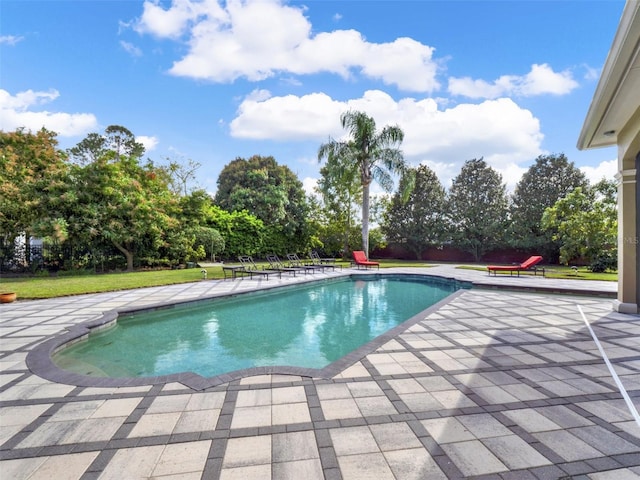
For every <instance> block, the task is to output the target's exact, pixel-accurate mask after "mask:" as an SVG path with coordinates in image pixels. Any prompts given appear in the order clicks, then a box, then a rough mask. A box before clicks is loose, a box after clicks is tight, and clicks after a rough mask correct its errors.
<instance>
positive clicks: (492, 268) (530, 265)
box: [487, 255, 544, 277]
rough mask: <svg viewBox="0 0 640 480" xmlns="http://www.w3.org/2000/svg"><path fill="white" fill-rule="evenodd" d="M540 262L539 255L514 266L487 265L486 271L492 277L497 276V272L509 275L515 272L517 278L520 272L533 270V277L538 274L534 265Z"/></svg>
mask: <svg viewBox="0 0 640 480" xmlns="http://www.w3.org/2000/svg"><path fill="white" fill-rule="evenodd" d="M541 261H542V257H541V256H540V255H534V256H532V257H529V258H527V259H526V260H525V261H524V262H522V263H520V264H515V265H488V266H487V270H488V271H489V275H491V272H493V274H494V275H497V274H498V272H509V274H510V275H513V272H517V273H518V276H520V272H522V271H524V270H529V269H533V272H534V275H537V274H538V268H537V267H536V265H537V264H538V263H540V262H541ZM542 276H543V277H544V268H543V269H542Z"/></svg>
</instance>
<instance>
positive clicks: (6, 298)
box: [0, 292, 17, 303]
mask: <svg viewBox="0 0 640 480" xmlns="http://www.w3.org/2000/svg"><path fill="white" fill-rule="evenodd" d="M16 298H17V295H16V292H2V293H0V303H11V302H15V300H16Z"/></svg>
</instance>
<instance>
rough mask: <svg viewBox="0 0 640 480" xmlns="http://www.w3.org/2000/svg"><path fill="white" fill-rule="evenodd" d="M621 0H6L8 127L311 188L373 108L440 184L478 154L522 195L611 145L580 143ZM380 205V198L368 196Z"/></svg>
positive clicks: (597, 163)
mask: <svg viewBox="0 0 640 480" xmlns="http://www.w3.org/2000/svg"><path fill="white" fill-rule="evenodd" d="M623 8H624V1H623V0H578V1H570V0H532V1H524V0H492V1H486V0H469V1H463V0H447V1H444V0H442V1H437V0H412V1H403V0H392V1H383V0H377V1H376V0H341V1H338V0H309V1H283V0H257V1H253V0H228V1H224V0H151V1H138V0H64V1H63V0H2V2H0V129H1V130H4V131H13V130H15V129H16V128H20V127H24V128H26V129H27V130H31V131H37V130H39V129H40V128H42V127H45V128H47V129H49V130H52V131H54V132H57V133H58V137H57V138H58V141H59V147H60V148H63V149H66V148H70V147H72V146H74V145H76V144H77V143H78V142H80V141H81V140H82V139H83V138H85V137H86V135H87V134H89V133H92V132H97V133H102V132H104V129H105V128H106V127H107V126H109V125H122V126H124V127H126V128H128V129H129V130H131V131H132V132H133V133H134V135H135V136H136V138H137V139H138V141H140V142H141V143H143V144H144V145H145V146H146V148H147V151H146V154H145V155H146V157H148V158H150V159H151V160H153V161H154V163H157V164H166V163H168V161H170V160H171V161H177V162H181V163H183V164H186V163H187V162H188V161H189V160H192V161H194V162H197V163H199V164H200V165H201V167H200V168H199V169H198V170H197V173H196V175H197V178H196V182H195V184H194V185H193V186H197V187H199V188H204V189H206V190H207V191H209V192H211V193H212V194H213V193H215V190H216V181H217V178H218V175H219V173H220V171H221V170H222V168H223V167H224V166H225V165H226V164H228V163H229V162H231V161H232V160H234V159H236V158H238V157H240V158H249V157H251V156H253V155H262V156H273V157H274V158H275V159H276V161H277V162H278V163H279V164H283V165H287V166H288V167H289V168H290V169H291V170H292V171H293V172H294V173H295V174H296V175H298V178H299V179H300V180H301V181H302V182H303V184H304V186H305V189H307V190H308V191H311V189H312V188H313V185H314V184H315V182H316V181H317V179H318V177H319V170H320V167H321V164H320V163H319V162H318V158H317V152H318V147H319V146H320V145H321V144H322V143H325V142H327V141H328V140H329V139H330V138H333V139H336V140H343V139H345V137H344V135H345V133H346V132H345V131H344V130H343V129H342V127H341V125H340V115H341V114H342V113H344V112H346V111H349V110H357V111H363V112H365V113H367V114H368V115H369V116H371V117H373V118H374V120H375V121H376V125H377V128H378V129H379V130H381V129H382V128H384V126H386V125H397V126H399V127H400V128H402V130H403V131H404V134H405V136H404V141H403V143H402V145H401V149H402V151H403V153H404V158H405V160H406V161H407V163H408V164H409V165H411V166H417V165H419V164H426V165H428V166H429V167H430V168H432V169H433V170H434V171H435V172H436V174H437V175H438V178H439V179H440V181H441V182H442V183H443V185H444V186H445V187H448V186H449V185H450V182H451V179H452V178H453V177H455V176H456V175H457V174H458V173H460V169H461V167H462V165H463V164H464V162H465V161H467V160H470V159H474V158H480V157H482V158H484V159H485V161H487V163H488V164H489V165H491V166H492V167H493V168H495V169H496V170H497V171H498V172H500V173H501V174H502V176H503V180H504V182H505V183H506V184H507V186H508V188H509V189H513V187H514V186H515V184H516V183H517V182H518V180H519V179H520V177H521V175H522V174H523V173H524V172H525V171H526V170H527V169H528V168H529V167H530V166H531V165H532V164H533V163H534V161H535V159H536V157H538V156H539V155H546V154H560V153H564V154H565V155H566V156H567V157H568V159H569V160H570V161H572V162H574V163H575V164H576V166H578V167H579V168H581V169H582V170H583V171H584V172H585V173H586V174H587V176H588V178H589V179H590V180H592V181H594V182H595V181H598V180H599V179H601V178H602V177H606V178H610V179H612V178H613V175H614V174H615V173H616V170H617V166H616V158H617V150H616V149H615V148H614V147H609V148H604V149H596V150H588V151H579V150H578V149H577V147H576V144H577V141H578V136H579V133H580V130H581V128H582V125H583V122H584V119H585V117H586V114H587V111H588V108H589V105H590V103H591V99H592V98H593V94H594V91H595V89H596V86H597V83H598V78H599V75H600V72H601V69H602V66H603V65H604V62H605V60H606V57H607V53H608V51H609V48H610V47H611V44H612V41H613V38H614V35H615V32H616V29H617V26H618V22H619V20H620V16H621V14H622V10H623ZM374 192H375V190H374Z"/></svg>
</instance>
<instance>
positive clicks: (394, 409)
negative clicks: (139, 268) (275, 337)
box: [0, 265, 640, 480]
mask: <svg viewBox="0 0 640 480" xmlns="http://www.w3.org/2000/svg"><path fill="white" fill-rule="evenodd" d="M391 272H394V273H395V272H399V273H401V272H406V273H418V274H426V275H435V276H443V277H448V278H456V279H458V280H464V281H469V282H473V283H474V284H475V285H476V286H477V287H478V288H473V289H471V290H463V291H460V292H457V293H456V294H454V295H453V296H451V297H449V298H448V299H447V300H445V301H443V302H440V303H439V304H437V305H436V306H434V307H432V308H430V309H428V310H427V311H425V312H424V313H423V314H422V315H421V316H419V317H416V318H414V319H412V320H410V321H409V322H407V323H405V324H403V326H402V328H398V329H395V330H393V331H392V332H391V333H390V334H388V335H387V336H385V337H384V338H383V339H381V340H379V341H378V342H377V343H375V344H372V345H370V346H369V347H368V348H364V349H363V350H359V351H358V352H359V353H358V354H356V355H352V356H350V357H349V358H347V359H345V360H342V361H339V362H336V364H334V365H333V370H331V371H330V372H329V371H325V372H323V373H324V374H322V375H316V376H313V377H308V376H305V374H306V373H309V372H311V371H309V372H308V371H306V370H300V371H299V374H298V375H285V374H282V372H281V371H280V370H279V369H277V368H274V369H272V370H269V371H266V370H264V371H263V370H260V371H258V370H256V371H255V372H250V373H252V375H250V376H241V377H238V378H233V377H230V378H229V381H228V382H221V381H217V382H209V383H207V382H206V381H205V382H198V381H195V382H194V379H193V378H191V377H189V379H188V380H187V381H185V382H180V381H176V379H171V381H164V380H166V379H156V380H155V381H154V382H153V383H152V384H140V381H132V382H129V383H127V382H126V381H122V382H121V383H120V384H119V386H118V385H116V384H113V385H106V384H105V383H104V382H101V380H100V379H96V380H95V383H92V381H89V382H84V383H83V382H80V383H83V384H82V385H81V386H79V383H78V382H76V384H75V385H70V384H67V383H65V381H66V380H65V379H64V378H63V377H59V376H57V375H60V374H59V372H56V371H49V370H47V367H46V365H45V366H44V367H43V366H42V365H40V363H39V362H40V361H41V360H42V358H38V354H37V352H38V349H36V347H38V346H39V345H43V344H46V342H51V339H52V338H57V337H58V336H60V335H62V334H64V333H65V332H67V331H68V329H73V328H76V326H77V325H78V324H81V323H83V322H88V321H95V320H97V319H98V318H100V317H101V316H102V313H103V312H107V311H111V310H113V309H132V308H139V307H142V306H153V305H162V304H164V303H167V302H175V301H185V300H196V299H202V298H207V297H211V296H216V295H223V294H236V293H241V292H246V291H251V290H257V289H263V288H266V287H275V286H280V285H293V284H296V283H299V282H302V281H306V280H309V279H312V278H315V279H320V278H330V277H337V276H340V275H348V274H359V273H363V271H357V270H354V269H344V270H343V271H341V272H336V273H316V274H313V275H307V276H303V275H298V276H296V277H289V276H288V275H283V277H282V279H278V278H274V277H270V278H269V280H266V279H264V278H253V279H250V278H243V279H236V280H225V281H221V280H207V281H199V282H195V283H191V284H182V285H173V286H167V287H152V288H146V289H138V290H127V291H123V292H116V293H105V294H94V295H82V296H77V297H65V298H58V299H53V300H42V301H40V300H37V301H17V302H15V303H11V304H2V305H0V370H1V371H0V478H2V479H3V480H4V479H7V480H8V479H12V480H13V479H17V480H18V479H30V480H33V479H56V480H60V479H70V480H71V479H80V480H90V479H98V478H99V479H117V480H122V479H126V480H129V479H138V478H140V479H142V478H153V479H165V480H178V479H181V480H190V479H194V480H195V479H200V478H202V479H224V480H235V479H292V480H294V479H295V480H298V479H305V480H316V479H344V480H351V479H369V478H370V479H375V480H385V479H398V480H411V479H461V478H474V479H484V480H490V479H491V480H495V479H514V480H515V479H517V480H529V479H530V480H536V479H538V480H542V479H560V478H562V479H569V478H571V479H593V480H609V479H610V480H626V479H632V478H640V417H637V409H640V316H639V315H623V314H618V313H615V312H613V311H612V309H611V304H612V300H611V299H612V298H613V297H614V296H615V292H616V288H617V285H616V284H614V283H610V282H597V281H583V280H553V279H548V278H542V277H540V276H538V277H533V276H521V277H509V276H506V277H505V276H498V277H497V278H496V277H493V276H491V277H489V276H488V275H487V274H486V273H484V272H478V271H472V270H461V269H455V268H454V267H453V266H447V265H443V266H437V267H433V268H403V269H383V270H380V271H379V273H391ZM369 273H371V272H369ZM373 273H378V271H373ZM553 292H555V293H553ZM583 315H584V318H583ZM585 319H586V321H587V322H588V324H589V327H588V326H587V322H585ZM266 328H268V327H266ZM593 335H595V338H596V339H597V340H595V339H594V336H593ZM599 347H601V348H602V349H603V351H604V352H605V354H606V356H607V357H608V360H609V361H610V363H609V365H611V368H612V369H613V371H614V372H615V376H614V375H613V374H612V373H611V371H610V369H609V367H608V365H607V362H605V361H604V360H603V356H602V354H601V351H600V349H599ZM32 350H33V351H34V352H36V353H34V354H31V356H30V359H29V363H30V365H31V364H33V365H38V368H40V369H42V370H38V371H39V372H40V374H41V375H42V376H39V375H36V374H34V373H32V371H31V370H29V368H28V367H27V355H28V354H29V352H31V351H32ZM45 363H46V362H45ZM36 370H37V368H36ZM327 372H329V373H327ZM43 377H45V378H43ZM147 383H148V382H147Z"/></svg>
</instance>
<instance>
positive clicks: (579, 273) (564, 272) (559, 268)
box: [456, 265, 618, 282]
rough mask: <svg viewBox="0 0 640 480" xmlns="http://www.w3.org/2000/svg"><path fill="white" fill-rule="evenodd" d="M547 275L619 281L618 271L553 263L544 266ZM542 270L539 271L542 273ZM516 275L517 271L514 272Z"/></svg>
mask: <svg viewBox="0 0 640 480" xmlns="http://www.w3.org/2000/svg"><path fill="white" fill-rule="evenodd" d="M456 268H461V269H466V270H478V271H482V272H486V271H487V267H486V266H481V265H460V266H458V267H456ZM544 271H545V274H544V275H545V277H547V278H566V279H568V280H604V281H607V282H617V281H618V273H617V272H606V273H593V272H590V271H589V270H588V269H587V267H579V268H577V269H573V268H571V267H565V266H563V265H553V266H549V267H546V266H545V267H544ZM497 273H498V275H507V276H509V275H510V273H509V272H500V271H499V272H497ZM533 274H534V273H533V271H530V272H529V271H525V272H520V275H533ZM540 274H541V272H538V275H540ZM514 275H515V272H514Z"/></svg>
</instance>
